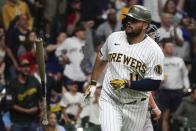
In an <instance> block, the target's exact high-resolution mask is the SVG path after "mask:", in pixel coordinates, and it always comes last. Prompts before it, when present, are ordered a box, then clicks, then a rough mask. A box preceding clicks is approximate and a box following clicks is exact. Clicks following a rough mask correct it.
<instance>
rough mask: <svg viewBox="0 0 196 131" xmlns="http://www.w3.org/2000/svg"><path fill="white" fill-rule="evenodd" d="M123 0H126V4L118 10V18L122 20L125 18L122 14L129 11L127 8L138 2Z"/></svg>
mask: <svg viewBox="0 0 196 131" xmlns="http://www.w3.org/2000/svg"><path fill="white" fill-rule="evenodd" d="M125 1H126V5H125V6H124V7H122V8H121V9H120V12H119V20H120V21H122V19H123V18H125V16H124V15H122V14H127V13H128V11H129V8H130V7H131V6H132V5H136V4H137V3H138V0H125Z"/></svg>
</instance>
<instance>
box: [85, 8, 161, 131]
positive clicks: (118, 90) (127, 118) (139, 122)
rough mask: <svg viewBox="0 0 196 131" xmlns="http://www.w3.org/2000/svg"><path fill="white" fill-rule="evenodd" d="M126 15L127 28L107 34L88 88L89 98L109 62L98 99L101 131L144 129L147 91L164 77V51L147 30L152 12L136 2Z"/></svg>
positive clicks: (125, 24)
mask: <svg viewBox="0 0 196 131" xmlns="http://www.w3.org/2000/svg"><path fill="white" fill-rule="evenodd" d="M124 15H125V18H124V20H123V22H122V23H123V28H124V31H119V32H114V33H112V34H111V35H110V36H109V37H108V38H107V40H106V42H105V44H104V45H103V47H102V48H101V50H100V53H99V54H98V55H97V58H96V62H95V65H94V69H93V72H92V76H91V83H90V85H89V86H88V88H86V90H85V96H86V100H88V99H89V97H90V96H91V95H92V94H93V92H94V91H95V85H96V81H97V79H98V78H99V76H100V75H101V73H102V71H103V69H104V68H105V67H106V64H107V71H106V74H105V77H104V82H103V89H102V92H101V96H100V100H99V104H100V122H101V129H102V131H143V127H144V123H145V120H146V114H147V110H148V91H153V90H157V89H158V87H159V85H160V83H161V80H162V79H163V72H162V67H163V58H164V55H163V53H162V50H161V49H160V47H159V46H158V45H157V43H156V42H155V41H154V40H153V39H152V38H150V37H149V36H147V35H146V34H145V33H146V30H147V28H148V26H149V23H150V21H151V13H150V12H149V11H148V10H147V9H146V8H144V7H143V6H140V5H134V6H132V7H131V8H130V9H129V12H128V13H127V14H124Z"/></svg>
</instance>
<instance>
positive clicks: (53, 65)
mask: <svg viewBox="0 0 196 131" xmlns="http://www.w3.org/2000/svg"><path fill="white" fill-rule="evenodd" d="M66 39H67V34H66V33H65V32H60V33H59V34H58V35H57V38H56V41H55V43H49V44H48V45H47V46H46V52H47V65H46V66H47V70H50V71H55V72H61V73H62V71H63V65H60V63H59V61H58V58H57V56H56V55H55V51H56V49H57V48H58V47H59V46H61V45H62V44H63V42H64V41H65V40H66Z"/></svg>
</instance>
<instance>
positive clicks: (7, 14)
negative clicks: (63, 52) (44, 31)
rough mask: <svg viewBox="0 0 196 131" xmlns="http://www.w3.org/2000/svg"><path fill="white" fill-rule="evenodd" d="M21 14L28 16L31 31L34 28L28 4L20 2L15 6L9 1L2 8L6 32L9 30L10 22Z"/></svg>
mask: <svg viewBox="0 0 196 131" xmlns="http://www.w3.org/2000/svg"><path fill="white" fill-rule="evenodd" d="M20 14H26V16H27V18H28V24H29V29H30V30H31V29H32V26H33V18H32V16H31V14H30V12H29V8H28V6H27V4H26V3H25V2H22V1H18V2H17V3H16V4H15V3H12V2H10V1H8V0H7V1H6V3H5V5H3V7H2V17H3V24H4V27H5V29H6V30H7V29H8V27H9V24H10V22H11V21H12V20H13V19H14V18H15V17H16V16H17V15H20Z"/></svg>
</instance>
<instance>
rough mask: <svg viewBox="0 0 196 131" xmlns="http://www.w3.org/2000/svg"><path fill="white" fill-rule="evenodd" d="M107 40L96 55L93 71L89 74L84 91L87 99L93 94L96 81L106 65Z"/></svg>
mask: <svg viewBox="0 0 196 131" xmlns="http://www.w3.org/2000/svg"><path fill="white" fill-rule="evenodd" d="M108 41H109V38H108V39H107V40H106V42H105V43H104V45H103V46H102V48H101V49H100V51H99V53H97V56H96V61H95V64H94V67H93V71H92V74H91V82H90V84H89V86H88V87H87V88H86V89H85V96H86V97H88V96H90V95H92V94H94V92H95V88H96V84H97V80H98V79H99V77H100V76H101V74H102V72H103V70H104V69H105V67H106V65H107V59H108V58H107V57H108V43H109V42H108Z"/></svg>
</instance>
